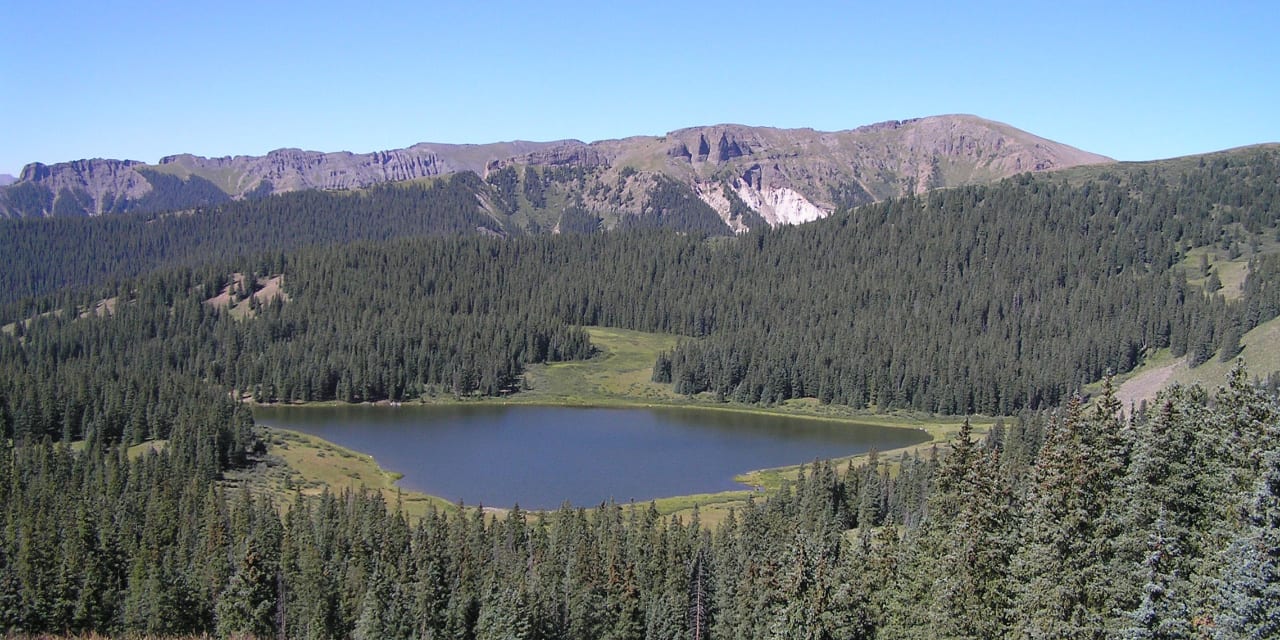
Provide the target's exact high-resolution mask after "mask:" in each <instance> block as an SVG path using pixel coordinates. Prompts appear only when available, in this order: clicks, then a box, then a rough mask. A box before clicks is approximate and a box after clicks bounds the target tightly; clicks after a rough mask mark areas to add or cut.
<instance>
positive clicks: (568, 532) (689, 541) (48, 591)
mask: <svg viewBox="0 0 1280 640" xmlns="http://www.w3.org/2000/svg"><path fill="white" fill-rule="evenodd" d="M215 404H216V403H215ZM205 408H208V409H214V407H212V406H207V407H205ZM1119 408H1120V407H1119V406H1118V404H1117V403H1116V402H1115V401H1114V399H1113V398H1112V396H1110V395H1109V394H1105V395H1104V396H1103V398H1102V400H1101V402H1099V403H1098V405H1097V407H1096V409H1093V410H1089V411H1085V410H1082V409H1081V407H1080V405H1079V403H1078V402H1077V401H1074V400H1073V401H1069V402H1068V404H1067V406H1066V407H1065V408H1063V409H1061V410H1058V411H1055V412H1050V413H1035V414H1024V416H1023V417H1021V418H1019V419H1017V420H1015V421H1013V422H1011V423H1010V424H1009V425H1007V426H1005V425H998V426H997V427H996V428H995V429H993V430H992V431H991V432H990V434H989V435H988V436H987V437H986V438H984V439H982V440H980V441H979V440H975V439H974V438H973V437H972V436H971V434H970V432H969V430H968V429H964V430H962V432H961V434H960V436H959V438H957V439H956V440H955V441H954V442H952V443H951V446H950V448H949V452H948V453H946V454H945V455H939V454H937V453H934V454H931V455H929V456H927V457H925V458H918V457H915V456H904V457H903V458H901V459H895V460H882V459H879V458H878V457H876V456H872V457H871V459H870V460H869V461H868V463H867V464H865V465H862V466H857V467H853V468H851V469H850V470H848V471H847V472H838V471H836V470H835V469H833V468H832V467H831V466H830V465H827V464H825V463H815V465H813V466H812V467H810V468H809V469H808V470H807V471H806V472H804V473H802V475H801V477H800V478H799V480H798V481H796V482H795V483H793V484H790V485H788V486H786V487H784V488H783V489H782V490H781V491H779V492H777V493H775V494H773V495H770V496H769V497H768V498H767V499H762V500H760V501H752V502H750V503H748V504H747V506H746V507H745V508H743V509H742V510H741V511H739V512H736V513H734V514H732V515H731V516H730V517H729V518H728V520H727V521H725V522H724V523H723V524H722V525H721V526H719V527H717V528H715V529H714V530H710V529H708V528H706V527H703V526H701V525H700V524H699V522H698V520H697V517H696V515H695V516H694V517H693V518H692V519H691V520H690V521H687V522H686V521H682V520H681V519H665V518H662V517H660V516H659V515H658V513H657V512H656V511H655V510H654V509H653V508H652V507H650V506H644V505H640V506H635V505H626V506H619V505H614V504H608V505H602V506H601V508H599V509H595V510H592V511H584V510H582V509H572V508H569V507H565V508H562V509H560V510H558V511H554V512H549V513H538V514H526V513H524V512H522V511H520V510H519V509H518V508H517V509H515V510H513V511H511V512H510V513H509V514H507V515H506V516H503V517H499V516H487V515H486V514H485V513H484V512H483V511H481V510H479V509H470V510H461V511H457V512H449V513H445V512H431V513H429V514H428V515H427V516H426V517H424V518H422V519H421V520H420V521H417V522H410V521H408V520H407V519H406V518H405V516H404V515H403V514H402V513H400V512H399V511H398V510H397V509H396V508H395V507H396V505H388V504H386V503H385V502H383V499H382V498H381V497H380V495H378V494H362V493H344V494H341V495H333V494H327V493H326V494H324V495H322V496H320V497H319V498H315V499H307V498H304V497H301V495H299V496H298V497H296V498H294V499H292V500H291V501H290V502H289V504H283V505H282V504H276V503H274V502H273V501H272V500H271V499H270V498H264V497H261V496H254V495H252V494H250V493H249V492H248V491H244V490H237V489H229V488H225V487H223V486H221V485H219V484H218V483H216V482H214V481H213V479H214V477H216V473H213V469H214V467H212V466H210V464H211V463H212V462H213V460H214V459H215V458H216V457H217V452H215V451H213V450H210V449H208V448H205V447H203V446H202V445H201V444H200V443H203V442H205V441H206V440H205V438H207V437H209V436H210V435H212V434H210V433H207V432H202V430H201V429H200V428H198V427H195V428H191V425H190V424H189V423H188V421H189V420H190V419H191V418H192V417H193V416H180V417H179V419H178V421H177V423H176V424H175V426H174V430H173V432H172V434H171V440H170V446H169V447H168V448H167V449H166V450H164V451H161V452H159V453H151V454H147V455H144V456H141V457H130V456H125V455H123V453H122V451H121V450H118V449H111V448H108V447H102V446H101V445H95V446H94V447H92V448H90V449H88V450H85V451H81V452H75V451H72V450H70V449H68V448H67V446H66V445H64V444H57V445H54V444H50V443H49V441H48V440H47V439H46V440H45V441H44V442H43V443H36V444H31V443H19V444H18V445H17V446H11V447H7V448H6V449H5V450H4V452H3V455H0V505H3V508H0V628H6V629H10V630H21V631H26V632H48V631H52V632H64V631H70V632H76V631H85V630H98V631H107V632H113V633H122V634H123V633H149V634H182V633H202V632H215V633H217V634H218V635H220V636H224V637H228V636H239V635H241V634H251V635H253V636H255V637H261V638H266V637H288V638H341V637H354V638H434V637H448V638H620V639H621V638H637V639H639V638H681V637H684V638H687V637H703V638H1003V637H1009V638H1024V637H1053V638H1102V637H1126V638H1130V637H1132V638H1153V637H1158V638H1193V637H1220V638H1270V637H1275V634H1277V633H1280V627H1278V626H1277V625H1278V624H1280V623H1278V622H1277V621H1280V580H1278V576H1280V573H1278V572H1280V564H1278V563H1280V552H1278V551H1277V549H1280V534H1278V532H1280V448H1278V447H1277V438H1280V407H1278V406H1277V404H1276V402H1275V399H1274V397H1269V396H1267V395H1265V394H1263V393H1261V392H1260V391H1258V390H1257V389H1255V388H1254V387H1252V386H1251V385H1250V384H1249V383H1248V381H1247V379H1246V378H1245V376H1244V373H1243V371H1242V370H1237V372H1236V373H1235V374H1233V377H1232V378H1231V379H1230V380H1229V381H1228V384H1227V386H1226V387H1225V388H1224V389H1222V390H1220V391H1219V392H1217V393H1216V394H1214V395H1212V396H1209V395H1207V394H1206V393H1205V392H1203V391H1201V390H1199V389H1182V388H1177V389H1174V390H1173V391H1170V392H1168V393H1166V394H1164V395H1162V396H1161V398H1160V399H1159V400H1158V401H1157V402H1156V403H1155V405H1154V406H1153V408H1152V409H1151V410H1150V411H1147V412H1143V413H1139V414H1138V415H1135V416H1133V418H1132V419H1125V418H1122V417H1118V415H1117V413H1116V411H1117V410H1119ZM227 463H234V460H227ZM282 514H283V515H282Z"/></svg>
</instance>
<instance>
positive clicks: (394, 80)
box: [0, 0, 1280, 175]
mask: <svg viewBox="0 0 1280 640" xmlns="http://www.w3.org/2000/svg"><path fill="white" fill-rule="evenodd" d="M1278 40H1280V2H1274V1H1259V2H1229V1H1218V2H1204V1H1197V2H1151V3H1135V2H1121V1H1115V2H1098V3H1076V2H1036V1H1032V2H1027V1H1026V0H1023V1H1021V2H1008V3H979V2H954V1H951V2H938V3H931V2H915V3H890V2H881V3H862V2H839V1H833V2H828V3H811V2H803V1H789V2H759V3H756V2H749V1H746V0H739V1H737V2H725V3H721V2H662V1H650V2H625V3H615V2H600V1H597V2H581V3H575V2H510V3H508V2H489V3H484V4H479V3H440V2H430V1H425V2H424V1H422V0H417V1H413V2H405V3H380V2H371V3H361V2H342V3H330V2H318V1H317V2H306V3H302V2H298V3H284V2H239V1H238V0H235V1H233V0H228V1H218V2H169V1H157V2H145V3H135V2H102V1H100V0H99V1H95V2H80V1H71V2H60V1H58V0H49V1H47V2H30V1H25V2H11V3H7V4H6V6H5V8H4V10H3V12H0V118H2V119H3V123H2V124H0V173H12V174H15V175H16V173H17V172H18V171H19V170H20V169H21V167H22V166H23V165H24V164H25V163H27V162H31V161H41V162H46V163H52V162H60V161H66V160H73V159H78V158H88V157H107V158H130V159H136V160H143V161H146V162H155V161H157V160H158V159H159V158H160V157H161V156H162V155H167V154H172V153H180V152H190V153H196V154H200V155H208V156H215V155H232V154H255V155H256V154H262V153H265V152H267V151H269V150H271V149H275V148H280V147H302V148H306V149H317V150H324V151H336V150H350V151H357V152H367V151H373V150H377V149H390V148H398V147H404V146H408V145H410V144H413V143H415V142H421V141H430V142H476V143H480V142H493V141H498V140H511V139H517V138H519V139H526V140H554V139H560V138H578V139H581V140H587V141H590V140H598V139H604V138H617V137H623V136H628V135H659V134H662V133H665V132H667V131H669V130H672V129H677V128H681V127H687V126H693V125H701V124H714V123H720V122H735V123H742V124H750V125H768V126H777V127H812V128H815V129H823V130H836V129H848V128H852V127H856V126H859V125H863V124H869V123H872V122H878V121H882V120H889V119H904V118H911V117H917V116H926V115H934V114H943V113H973V114H977V115H980V116H983V117H986V118H991V119H994V120H999V121H1002V122H1006V123H1009V124H1011V125H1013V126H1016V127H1019V128H1022V129H1026V130H1028V131H1030V132H1032V133H1035V134H1038V135H1041V136H1044V137H1047V138H1050V139H1053V140H1058V141H1061V142H1065V143H1067V144H1071V145H1074V146H1077V147H1080V148H1083V149H1086V150H1089V151H1094V152H1098V153H1102V154H1106V155H1110V156H1113V157H1116V158H1119V159H1122V160H1146V159H1154V158H1162V157H1170V156H1176V155H1185V154H1190V153H1199V152H1205V151H1213V150H1218V149H1223V148H1227V147H1233V146H1239V145H1245V144H1252V143H1258V142H1275V141H1280V46H1278V45H1277V44H1276V42H1277V41H1278Z"/></svg>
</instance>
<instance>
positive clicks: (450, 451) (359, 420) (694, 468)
mask: <svg viewBox="0 0 1280 640" xmlns="http://www.w3.org/2000/svg"><path fill="white" fill-rule="evenodd" d="M254 415H255V418H256V419H257V421H258V422H259V423H261V424H264V425H267V426H269V427H277V428H282V429H290V430H294V431H299V432H302V433H306V434H310V435H313V436H317V437H319V438H323V439H325V440H328V441H330V442H333V443H334V444H337V445H339V446H342V447H345V448H348V449H352V450H355V451H360V452H363V453H367V454H369V455H371V456H373V457H374V458H375V459H376V460H377V462H378V464H379V465H380V466H381V467H382V468H383V469H385V470H387V471H392V472H397V473H400V474H403V477H402V478H401V480H400V482H399V486H402V487H404V488H405V489H409V490H413V491H421V492H424V493H428V494H431V495H435V496H439V497H442V498H445V499H448V500H450V501H453V502H458V501H462V502H465V503H466V504H469V505H476V504H481V505H485V506H499V507H510V506H512V505H515V504H518V505H520V506H521V507H522V508H526V509H555V508H557V507H560V506H562V505H563V504H565V503H566V502H568V503H570V504H572V505H573V506H585V507H592V506H596V505H599V504H601V503H603V502H606V501H609V500H613V501H616V502H619V503H626V502H630V501H638V502H639V501H648V500H651V499H655V498H660V497H666V496H675V495H688V494H694V493H711V492H718V491H726V490H733V489H743V488H746V487H744V485H742V484H739V483H738V482H736V481H735V480H734V478H735V476H738V475H740V474H743V473H745V472H748V471H753V470H757V469H765V468H773V467H780V466H788V465H796V464H802V463H808V462H812V461H813V460H817V459H828V458H840V457H846V456H852V455H857V454H860V453H865V452H867V451H870V450H872V449H876V450H879V451H887V450H890V449H897V448H900V447H907V446H911V445H915V444H920V443H923V442H927V441H928V440H929V439H930V436H929V435H928V434H927V433H925V432H924V431H922V430H919V429H912V428H901V427H886V426H879V425H868V424H856V423H850V422H842V421H829V420H819V419H811V418H810V419H806V418H795V417H786V416H776V415H766V414H759V413H751V412H739V411H724V410H714V409H689V408H675V407H638V408H582V407H562V406H531V405H512V406H503V405H495V404H475V405H468V404H460V405H405V406H370V405H344V406H294V407H278V406H264V407H258V408H256V409H254Z"/></svg>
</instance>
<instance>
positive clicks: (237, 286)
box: [204, 273, 289, 315]
mask: <svg viewBox="0 0 1280 640" xmlns="http://www.w3.org/2000/svg"><path fill="white" fill-rule="evenodd" d="M236 291H244V292H245V293H248V294H249V295H248V297H246V298H244V299H243V300H240V301H239V302H236V303H234V304H233V303H232V300H233V296H232V294H233V293H234V292H236ZM250 298H252V299H254V300H255V301H257V302H258V304H260V305H261V304H266V303H268V302H271V301H272V300H275V299H276V298H279V299H280V300H282V301H284V302H288V301H289V294H287V293H285V292H284V276H270V277H265V278H258V279H257V281H256V282H254V283H253V285H252V287H250V286H249V285H248V276H246V275H245V274H243V273H233V274H231V284H228V285H227V286H225V287H223V288H222V291H221V292H219V293H218V295H216V296H214V297H212V298H209V299H208V300H205V301H204V303H205V304H207V305H209V306H211V307H217V308H220V309H231V310H232V311H242V313H243V314H244V315H248V314H249V313H250V309H249V304H248V303H249V299H250Z"/></svg>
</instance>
